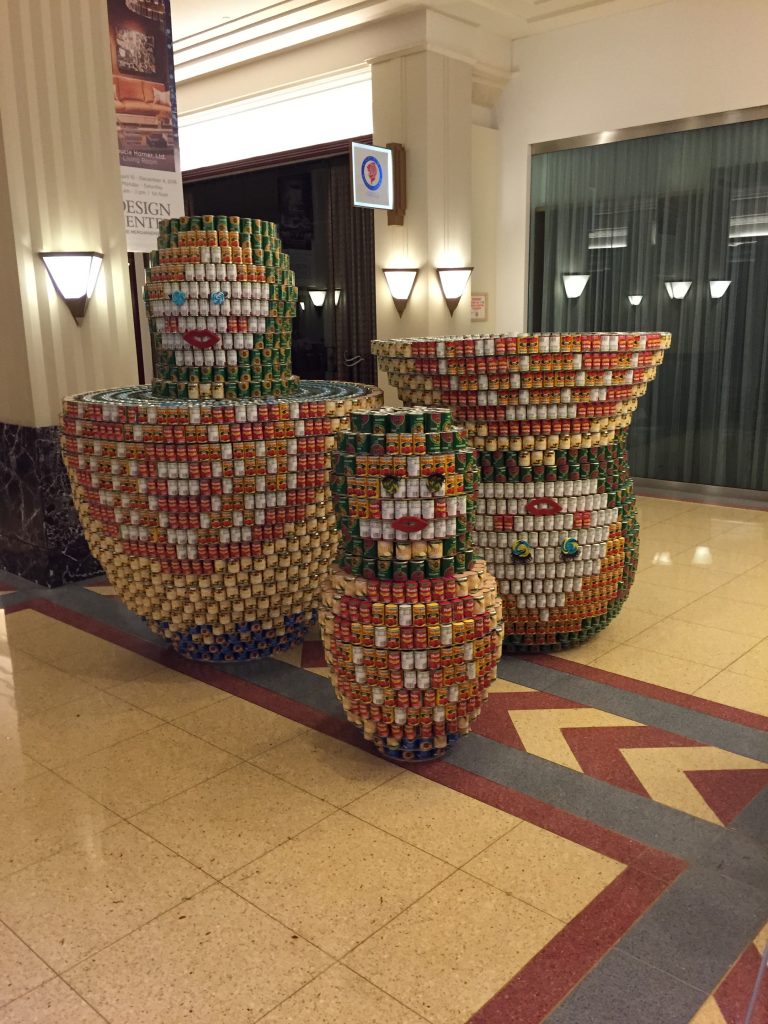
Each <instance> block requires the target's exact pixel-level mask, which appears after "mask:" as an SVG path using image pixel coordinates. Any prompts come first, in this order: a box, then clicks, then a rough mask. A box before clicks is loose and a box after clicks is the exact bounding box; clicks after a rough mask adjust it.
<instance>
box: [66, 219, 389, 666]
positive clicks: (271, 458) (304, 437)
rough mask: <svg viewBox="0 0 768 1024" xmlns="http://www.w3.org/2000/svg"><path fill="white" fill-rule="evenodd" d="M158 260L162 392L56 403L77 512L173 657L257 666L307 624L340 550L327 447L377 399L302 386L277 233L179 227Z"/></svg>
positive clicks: (124, 592) (350, 387)
mask: <svg viewBox="0 0 768 1024" xmlns="http://www.w3.org/2000/svg"><path fill="white" fill-rule="evenodd" d="M219 250H220V251H219ZM158 254H159V255H158V256H157V258H156V259H155V261H154V265H153V267H152V269H151V272H150V279H149V283H148V285H147V303H148V309H149V313H150V316H151V318H152V319H153V323H154V328H155V333H154V340H155V358H156V364H155V379H154V384H153V386H152V387H151V388H149V387H128V388H118V389H114V390H110V391H98V392H92V393H88V394H83V395H76V396H74V397H73V398H69V399H67V400H65V402H64V413H63V417H62V422H61V428H62V449H63V455H64V462H65V465H66V467H67V471H68V473H69V478H70V482H71V485H72V493H73V497H74V501H75V506H76V508H77V510H78V513H79V515H80V520H81V522H82V524H83V528H84V532H85V535H86V538H87V539H88V542H89V544H90V547H91V550H92V551H93V553H94V555H95V556H96V557H97V558H98V559H99V561H100V562H101V564H102V566H103V568H104V571H105V572H106V574H107V576H108V577H109V580H110V582H111V583H112V584H113V585H114V587H115V589H116V590H117V592H118V594H119V595H120V597H121V598H122V599H123V601H124V602H125V603H126V604H127V606H128V607H129V608H130V609H131V610H132V611H134V612H136V613H138V614H139V615H141V616H143V617H144V619H145V620H146V622H147V624H148V625H149V627H150V628H151V629H152V630H153V631H154V632H155V633H157V634H159V635H161V636H163V637H165V638H166V639H167V640H169V641H170V643H171V644H172V645H173V647H174V648H175V649H176V650H177V651H179V652H180V653H181V654H184V655H187V656H188V657H191V658H198V659H202V660H212V661H232V660H244V659H250V658H258V657H263V656H265V655H269V654H271V653H272V652H274V651H276V650H282V649H285V648H286V647H289V646H290V645H291V644H292V643H295V642H296V641H297V640H300V639H301V638H302V637H303V636H304V635H305V633H306V630H307V628H308V627H309V625H310V623H311V622H312V621H313V618H314V616H315V614H316V607H317V603H318V589H319V585H320V581H321V579H322V578H323V577H324V575H325V574H326V573H327V571H328V567H329V565H330V564H331V561H332V559H333V557H334V555H335V553H336V547H337V536H338V535H337V532H336V528H335V524H334V520H333V510H332V507H331V500H330V490H329V474H328V470H329V459H330V449H331V448H332V447H333V438H334V434H335V432H336V431H337V430H338V429H339V428H340V427H342V426H345V425H346V424H347V423H348V422H349V419H348V418H349V415H350V413H351V412H352V410H353V409H370V408H373V407H374V406H376V405H378V404H379V403H380V401H381V392H380V391H379V390H378V389H377V388H374V387H369V386H367V385H363V384H353V383H345V382H337V381H299V380H297V379H296V378H294V377H292V375H291V367H290V340H291V327H290V324H291V317H292V316H293V315H294V312H295V308H294V307H295V287H294V284H293V277H292V274H291V272H290V269H289V267H288V262H287V257H285V256H284V255H283V254H281V251H280V242H279V240H278V239H277V236H276V234H275V229H274V225H271V224H268V223H267V222H264V221H255V220H254V221H250V220H246V219H240V218H237V217H201V218H187V219H180V220H178V221H169V222H166V223H164V224H163V225H162V229H161V236H160V240H159V249H158ZM208 268H210V271H211V272H212V273H211V272H209V269H208ZM193 285H194V286H197V295H196V296H194V297H193V296H192V294H191V292H192V290H193ZM246 286H248V290H250V297H249V298H248V299H246V298H245V297H243V296H244V294H245V292H246ZM257 288H258V292H259V295H260V296H263V297H259V298H256V297H255V296H256V292H255V291H254V289H257ZM212 289H216V290H217V291H218V292H219V294H218V295H217V294H215V293H214V291H212ZM238 291H239V293H240V296H239V299H238V296H237V295H236V293H237V292H238ZM236 299H238V301H239V302H240V305H239V307H238V306H235V305H234V304H235V301H236ZM193 300H194V302H195V303H196V304H197V305H196V306H195V305H193ZM246 303H248V304H246ZM166 304H168V305H170V306H171V307H173V308H174V309H175V312H173V311H170V312H169V311H168V309H167V305H166ZM227 304H229V305H227ZM244 304H246V305H244ZM256 304H258V310H257V309H256ZM216 305H218V307H219V309H218V313H217V314H216V316H214V315H213V313H212V306H216ZM160 307H162V308H160ZM218 314H220V318H219V315H218ZM200 317H201V318H202V321H203V322H202V325H201V323H200V320H199V318H200ZM222 319H223V320H225V321H226V323H224V322H221V320H222ZM241 319H243V320H244V325H243V326H244V329H243V330H242V331H241V330H240V329H239V328H240V326H241V323H240V320H241ZM235 320H237V321H238V322H237V325H235V323H234V321H235ZM251 320H252V321H253V323H251ZM235 326H237V329H236V330H235ZM251 328H252V329H251ZM222 367H223V369H221V368H222ZM222 375H223V377H224V380H223V381H222V380H221V379H220V378H221V377H222Z"/></svg>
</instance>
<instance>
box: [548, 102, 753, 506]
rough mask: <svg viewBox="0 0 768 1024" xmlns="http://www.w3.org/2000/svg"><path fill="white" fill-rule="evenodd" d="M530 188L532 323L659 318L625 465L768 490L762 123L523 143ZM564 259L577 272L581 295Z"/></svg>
mask: <svg viewBox="0 0 768 1024" xmlns="http://www.w3.org/2000/svg"><path fill="white" fill-rule="evenodd" d="M531 200H532V209H531V218H532V220H531V224H532V229H531V239H532V251H531V261H530V267H531V272H530V275H529V284H530V291H529V310H530V316H529V320H530V323H529V327H531V328H532V327H533V326H534V325H535V326H537V327H539V326H540V327H541V328H542V329H543V330H555V331H564V330H572V331H579V330H597V331H600V330H668V331H671V332H672V348H671V350H670V351H669V352H668V353H667V356H666V358H665V360H664V363H663V365H662V367H661V369H660V370H659V374H658V378H657V380H656V381H654V382H653V383H652V384H651V385H650V387H649V389H648V394H647V395H646V396H645V397H644V398H643V399H642V400H641V402H640V406H639V408H638V410H637V412H636V414H635V417H634V421H633V424H632V428H631V430H630V435H629V439H630V455H631V462H632V470H633V472H634V473H635V474H636V475H637V476H644V477H653V478H657V479H664V480H679V481H684V482H691V483H699V484H714V485H720V486H728V487H741V488H749V489H755V490H765V489H768V387H766V382H767V381H768V122H767V121H753V122H749V123H746V124H738V125H725V126H722V127H717V128H705V129H699V130H695V131H689V132H676V133H673V134H669V135H659V136H654V137H650V138H644V139H634V140H630V141H627V142H618V143H611V144H608V145H603V146H592V147H585V148H582V149H576V150H569V151H565V152H560V153H548V154H544V155H540V156H535V157H533V158H532V167H531ZM566 273H588V274H589V275H590V278H589V281H588V283H587V286H586V288H585V290H584V292H583V294H582V295H581V297H580V298H577V299H568V298H567V297H566V295H565V291H564V287H563V283H562V275H563V274H566ZM711 280H723V281H730V282H731V283H730V285H729V287H728V289H727V291H726V292H725V294H724V295H723V296H722V297H721V298H713V297H712V295H711V294H710V287H709V282H710V281H711ZM671 281H690V282H691V287H690V290H689V291H688V293H687V295H686V296H685V298H684V299H682V300H674V299H672V298H670V297H669V295H668V293H667V290H666V288H665V283H666V282H671ZM629 295H642V296H643V299H642V302H641V303H640V305H638V306H631V305H630V304H629V300H628V296H629Z"/></svg>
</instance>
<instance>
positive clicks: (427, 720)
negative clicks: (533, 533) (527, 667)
mask: <svg viewBox="0 0 768 1024" xmlns="http://www.w3.org/2000/svg"><path fill="white" fill-rule="evenodd" d="M332 459H333V462H332V471H331V493H332V498H333V505H334V510H335V512H336V516H337V521H338V523H339V527H340V531H341V542H340V549H339V557H338V561H337V565H336V567H335V569H334V570H333V572H332V573H331V577H330V586H329V587H327V588H326V589H324V591H323V607H322V609H321V613H320V622H321V628H322V634H323V644H324V647H325V652H326V659H327V660H328V663H329V665H330V666H331V680H332V682H333V685H334V688H335V690H336V694H337V696H338V697H339V700H340V701H341V703H342V705H343V707H344V710H345V712H346V714H347V718H348V719H349V720H350V721H351V722H354V723H355V725H357V726H358V727H359V728H361V729H362V730H363V733H364V735H365V737H366V739H369V740H370V741H371V742H373V743H374V744H375V745H376V747H377V748H378V749H379V751H380V752H381V753H383V754H385V755H386V756H388V757H390V758H393V759H395V760H405V761H408V760H429V759H432V758H435V757H439V756H441V755H442V754H444V753H445V751H446V750H447V749H448V747H449V746H450V745H451V744H452V743H454V742H455V741H456V740H457V739H458V737H459V736H460V735H462V734H463V733H466V732H468V731H469V729H470V723H471V722H472V720H473V719H474V718H476V717H477V715H478V714H479V713H480V710H481V707H482V703H483V701H484V700H485V699H486V698H487V690H488V686H489V685H490V684H491V682H492V681H493V680H494V679H495V678H496V664H497V661H498V658H499V655H500V652H501V636H502V632H503V625H502V621H501V601H500V599H499V597H498V594H497V588H496V582H495V580H494V578H493V576H492V575H491V574H490V573H489V572H488V570H487V567H486V565H485V563H484V562H483V561H481V560H479V559H475V558H474V557H473V553H472V549H471V542H470V528H471V525H472V521H473V518H474V515H475V507H474V495H475V486H476V478H477V466H476V462H475V458H474V455H473V453H472V451H471V449H470V447H469V446H468V445H467V443H466V441H465V440H464V439H463V437H462V436H461V434H460V433H459V431H458V430H457V429H456V428H455V427H454V426H453V425H452V423H451V416H450V413H449V412H448V410H446V409H434V408H414V409H405V410H401V409H376V410H374V411H372V412H369V413H353V414H352V417H351V423H350V428H349V429H348V430H343V431H341V432H340V434H339V435H338V444H337V448H336V450H335V452H334V453H333V456H332Z"/></svg>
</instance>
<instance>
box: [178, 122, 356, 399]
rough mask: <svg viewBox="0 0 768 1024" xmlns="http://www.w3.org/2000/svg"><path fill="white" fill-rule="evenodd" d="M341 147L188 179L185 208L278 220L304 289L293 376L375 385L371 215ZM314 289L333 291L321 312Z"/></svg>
mask: <svg viewBox="0 0 768 1024" xmlns="http://www.w3.org/2000/svg"><path fill="white" fill-rule="evenodd" d="M334 145H335V149H336V152H331V153H320V154H318V155H314V156H313V155H312V153H313V152H314V151H312V150H309V151H296V152H295V153H293V154H291V153H285V154H276V155H275V156H274V157H263V158H256V159H254V160H252V161H245V162H243V163H242V164H234V165H232V164H230V165H226V166H224V167H209V168H203V169H200V170H196V171H194V172H190V173H188V174H185V175H184V198H185V205H186V210H187V213H190V214H191V213H227V214H239V215H240V216H241V217H258V218H261V219H263V220H272V221H275V222H276V223H277V224H278V226H279V231H280V236H281V239H282V242H283V248H284V250H285V251H286V252H287V253H288V255H289V256H290V259H291V266H292V268H293V270H294V271H295V274H296V284H297V286H298V289H299V307H298V310H297V315H296V319H295V320H294V323H293V370H294V373H296V374H298V375H299V376H300V377H305V378H310V379H335V380H355V381H361V382H363V383H373V382H374V379H375V377H374V373H375V371H374V363H373V358H372V356H371V354H370V347H371V340H372V339H373V338H375V336H376V299H375V280H374V244H373V214H372V211H370V210H365V209H359V208H356V207H353V206H352V199H351V194H350V193H351V190H350V180H349V155H348V143H346V142H344V143H338V144H334ZM328 148H330V147H328ZM278 160H279V161H280V162H276V161H278ZM310 290H313V291H314V290H319V291H321V292H322V291H324V292H325V297H324V300H323V302H322V304H321V305H319V306H315V305H314V304H313V302H312V301H311V299H310V296H309V292H310ZM316 298H318V296H316Z"/></svg>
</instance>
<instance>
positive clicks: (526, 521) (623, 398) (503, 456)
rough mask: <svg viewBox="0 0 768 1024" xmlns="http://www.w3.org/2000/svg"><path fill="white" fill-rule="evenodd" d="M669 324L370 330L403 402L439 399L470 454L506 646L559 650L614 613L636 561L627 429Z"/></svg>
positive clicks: (477, 539) (480, 536)
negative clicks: (428, 332) (424, 334)
mask: <svg viewBox="0 0 768 1024" xmlns="http://www.w3.org/2000/svg"><path fill="white" fill-rule="evenodd" d="M670 342H671V338H670V335H669V334H665V333H661V332H656V333H643V334H541V335H519V336H509V335H484V336H472V337H455V338H409V339H394V340H389V341H375V342H374V343H373V351H374V354H375V355H376V356H377V357H378V359H379V364H380V367H381V369H383V370H385V371H386V372H387V374H388V375H389V378H390V380H391V381H392V382H393V383H394V385H395V386H396V387H397V389H398V394H399V396H400V398H401V399H402V400H403V401H404V402H439V403H441V404H446V405H448V406H449V407H450V408H451V410H452V412H453V414H454V416H455V418H456V420H457V421H458V422H459V423H460V424H461V425H462V426H463V428H464V429H465V430H466V432H467V434H468V437H469V440H470V442H471V444H472V446H473V447H474V449H475V450H476V452H477V457H478V462H479V471H480V483H479V488H478V498H477V520H476V523H475V528H474V534H473V543H474V547H475V550H476V552H477V553H478V555H479V556H480V557H482V558H484V559H485V560H486V561H487V563H488V564H489V567H490V568H491V569H492V570H493V572H494V573H495V575H496V577H497V579H498V583H499V590H500V593H501V594H502V595H503V599H504V620H505V623H506V631H507V632H506V639H505V647H506V649H507V650H510V651H529V652H537V651H557V650H561V649H563V648H566V647H570V646H573V645H574V644H577V643H580V642H582V641H584V640H586V639H588V638H589V637H590V636H593V635H594V634H595V633H596V632H598V631H599V630H600V629H602V628H603V627H604V626H605V625H607V623H608V622H609V621H610V620H611V619H612V618H613V617H614V616H615V615H616V614H617V612H618V611H619V609H620V608H621V606H622V604H623V602H624V601H625V600H626V597H627V595H628V593H629V588H630V586H631V584H632V581H633V579H634V575H635V571H636V568H637V556H638V524H637V515H636V510H635V498H634V493H633V488H632V479H631V476H630V473H629V465H628V461H627V451H626V433H627V428H628V426H629V423H630V420H631V417H632V414H633V413H634V411H635V409H636V408H637V403H638V400H639V398H640V397H641V396H642V395H643V394H644V393H645V390H646V388H647V385H648V382H649V381H650V380H652V379H653V377H654V376H655V373H656V367H657V366H658V365H659V364H660V363H661V361H662V359H663V356H664V352H665V351H666V350H667V349H668V348H669V345H670Z"/></svg>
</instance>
